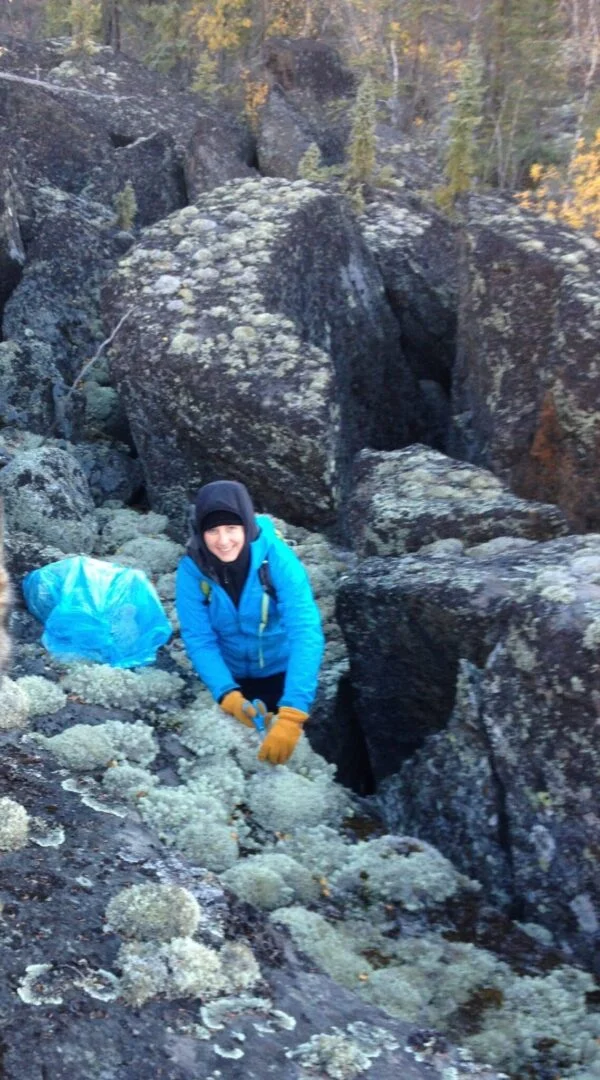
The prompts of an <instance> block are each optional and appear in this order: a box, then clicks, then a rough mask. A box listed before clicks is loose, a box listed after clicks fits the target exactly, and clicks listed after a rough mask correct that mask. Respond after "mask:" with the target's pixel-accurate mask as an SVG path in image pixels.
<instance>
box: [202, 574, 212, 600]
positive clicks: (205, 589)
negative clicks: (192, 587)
mask: <svg viewBox="0 0 600 1080" xmlns="http://www.w3.org/2000/svg"><path fill="white" fill-rule="evenodd" d="M200 592H201V593H202V596H203V597H204V599H203V601H202V603H203V604H210V601H211V599H212V586H211V585H209V583H208V581H207V580H206V578H202V580H201V582H200Z"/></svg>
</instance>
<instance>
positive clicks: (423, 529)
mask: <svg viewBox="0 0 600 1080" xmlns="http://www.w3.org/2000/svg"><path fill="white" fill-rule="evenodd" d="M348 523H349V531H350V536H351V537H352V544H353V547H354V549H355V550H356V552H357V553H358V554H359V555H360V556H362V557H364V556H368V555H404V554H405V553H406V552H412V551H418V550H419V548H421V547H424V546H425V545H427V544H435V543H436V542H437V541H439V540H448V539H450V538H452V537H454V538H456V539H457V540H459V541H460V542H461V543H463V544H465V545H467V546H471V545H473V544H481V543H483V542H485V541H486V540H492V539H493V538H494V537H499V536H521V537H525V538H527V539H530V540H546V539H551V538H552V537H554V536H564V535H565V534H566V533H567V532H568V531H569V527H568V524H567V520H566V518H565V516H564V514H563V513H562V512H561V511H560V510H559V509H558V508H557V507H555V506H552V505H550V504H549V505H545V504H543V503H535V502H527V500H525V499H517V498H516V497H515V496H514V495H512V494H511V493H510V491H508V490H507V488H505V487H504V485H503V484H501V482H500V481H499V480H498V479H497V478H496V477H495V476H493V475H492V473H490V472H487V471H486V470H485V469H478V468H477V467H476V466H474V465H469V464H467V463H466V462H462V461H455V460H453V459H452V458H449V457H446V456H445V455H444V454H440V453H438V452H437V451H435V450H430V449H429V447H427V446H418V445H416V446H409V447H407V448H406V449H404V450H393V451H389V452H384V451H380V452H378V451H375V450H361V452H360V453H359V454H358V455H357V457H356V459H355V463H354V478H353V485H352V495H351V496H350V500H349V506H348Z"/></svg>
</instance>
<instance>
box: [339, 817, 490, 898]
mask: <svg viewBox="0 0 600 1080" xmlns="http://www.w3.org/2000/svg"><path fill="white" fill-rule="evenodd" d="M331 886H332V888H333V889H334V890H336V891H339V892H340V893H343V894H348V893H349V894H353V895H355V896H357V897H360V898H364V899H368V900H369V902H371V903H372V902H376V901H379V900H383V901H386V902H390V901H392V902H395V903H398V904H401V905H402V907H404V908H406V910H407V911H419V910H421V909H423V908H427V907H431V906H432V905H434V904H438V903H442V902H443V901H444V900H447V899H448V898H449V897H451V896H453V895H454V894H455V893H456V892H457V891H458V890H459V889H464V888H467V887H470V888H473V889H478V888H480V886H479V885H478V884H477V883H475V882H472V881H470V880H469V879H468V878H466V877H465V876H464V875H462V874H459V873H458V872H457V871H456V870H455V868H454V867H453V865H452V863H451V862H449V860H448V859H446V858H444V856H443V855H441V854H440V852H439V851H437V849H436V848H434V847H432V846H431V845H429V844H426V843H424V842H421V841H417V840H412V839H407V838H406V837H402V836H391V835H390V836H382V837H379V838H377V839H375V840H368V841H364V840H362V841H359V842H358V843H357V844H355V845H354V846H353V847H352V848H350V850H349V852H348V855H347V858H346V862H345V865H344V866H343V867H342V868H341V869H339V870H337V871H336V872H335V873H334V874H333V875H332V877H331Z"/></svg>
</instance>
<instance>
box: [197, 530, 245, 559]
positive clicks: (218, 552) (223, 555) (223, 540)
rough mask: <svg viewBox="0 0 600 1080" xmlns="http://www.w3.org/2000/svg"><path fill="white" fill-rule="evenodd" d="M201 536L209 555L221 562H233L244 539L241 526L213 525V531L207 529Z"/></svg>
mask: <svg viewBox="0 0 600 1080" xmlns="http://www.w3.org/2000/svg"><path fill="white" fill-rule="evenodd" d="M203 536H204V543H205V544H206V546H207V548H208V550H209V551H210V553H211V555H215V556H216V558H217V559H220V560H221V562H235V560H236V559H237V557H238V555H239V553H240V551H241V550H242V548H243V546H244V541H245V539H246V533H245V531H244V526H243V525H215V527H214V529H207V530H206V532H205V533H203Z"/></svg>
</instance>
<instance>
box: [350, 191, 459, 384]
mask: <svg viewBox="0 0 600 1080" xmlns="http://www.w3.org/2000/svg"><path fill="white" fill-rule="evenodd" d="M360 228H361V232H362V234H363V236H364V238H365V241H366V243H367V246H368V247H369V250H370V251H371V252H372V253H373V255H374V256H375V260H376V262H377V265H378V267H379V269H380V271H381V276H382V278H383V281H384V285H385V289H386V294H387V296H388V299H389V302H390V304H391V307H392V310H393V312H394V314H395V316H396V318H397V319H398V321H399V323H400V329H401V334H402V348H403V350H404V353H405V356H406V358H407V360H408V362H409V363H410V365H411V367H412V370H413V371H414V373H415V375H416V376H417V378H418V379H430V380H433V381H434V382H436V383H439V384H440V386H441V387H443V389H444V390H445V392H446V394H448V393H449V389H450V384H451V377H452V368H453V364H454V354H455V349H456V317H457V310H458V288H457V279H458V237H457V229H456V226H455V225H453V224H452V223H451V222H449V221H448V220H447V219H446V218H444V217H443V216H442V215H441V214H437V213H435V211H432V210H431V208H429V207H425V206H423V204H422V203H421V202H420V201H419V200H418V199H416V198H415V197H409V196H403V195H397V194H395V195H394V196H393V198H392V197H391V196H390V197H389V198H388V199H386V200H385V201H384V200H383V199H381V198H380V199H378V200H377V201H375V202H371V203H369V204H368V205H367V207H366V209H365V213H364V215H363V216H362V217H361V219H360Z"/></svg>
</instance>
